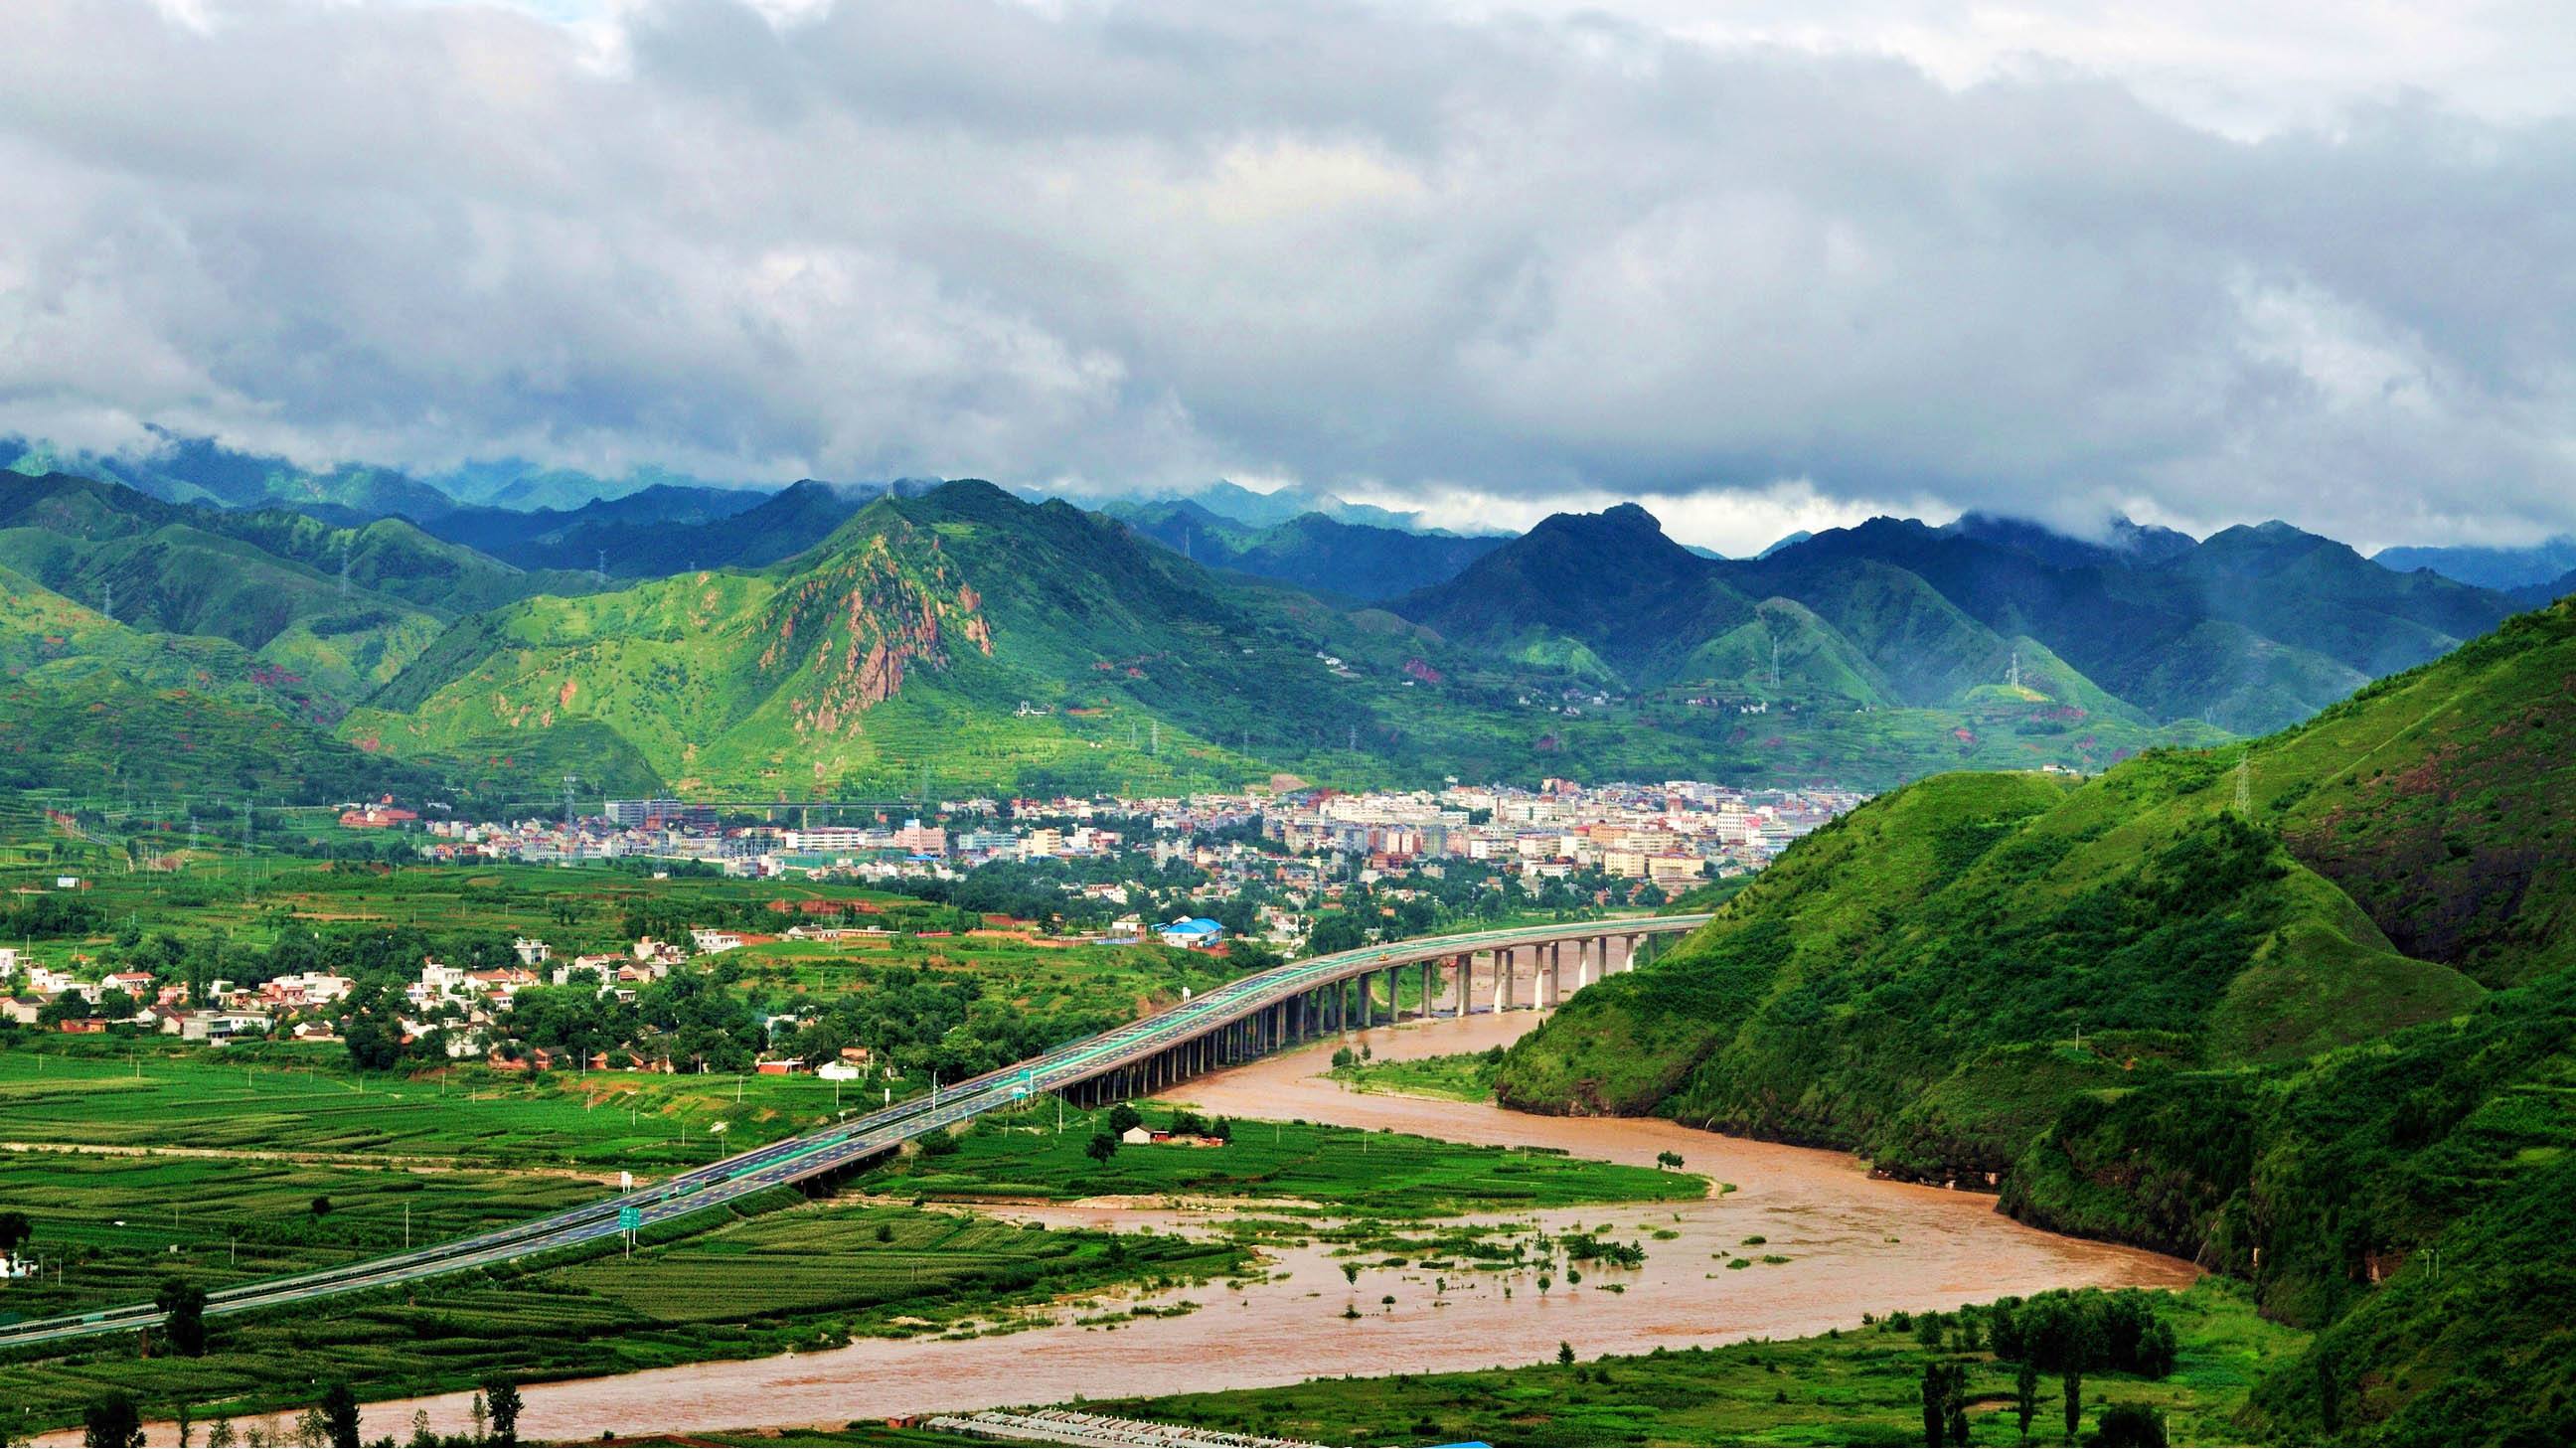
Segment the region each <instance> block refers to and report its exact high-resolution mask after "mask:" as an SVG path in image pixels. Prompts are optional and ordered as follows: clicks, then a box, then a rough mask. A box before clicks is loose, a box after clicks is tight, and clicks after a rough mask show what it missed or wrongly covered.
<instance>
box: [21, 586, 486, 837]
mask: <svg viewBox="0 0 2576 1449" xmlns="http://www.w3.org/2000/svg"><path fill="white" fill-rule="evenodd" d="M0 613H5V614H6V616H7V617H8V618H9V619H10V620H11V621H12V623H13V624H14V625H15V627H14V628H13V629H11V630H10V631H9V632H8V633H7V634H6V635H5V636H0V787H7V788H13V789H36V790H46V791H61V792H65V793H67V794H71V795H89V796H95V795H100V794H105V793H107V792H110V791H124V792H126V793H127V794H129V795H134V794H150V795H156V796H161V797H176V796H186V795H193V796H196V797H198V798H201V799H202V798H205V797H207V796H209V795H221V794H226V793H231V792H240V793H247V794H257V795H261V796H264V797H269V798H286V799H292V800H297V801H311V800H341V799H351V798H371V797H373V796H375V795H378V794H382V793H385V792H388V791H394V792H399V793H401V794H403V795H405V796H406V797H408V798H419V797H421V796H423V795H426V794H429V793H433V792H435V791H437V790H438V789H439V788H440V787H441V784H442V780H443V777H442V775H441V774H440V773H439V772H437V771H433V770H428V769H423V768H421V767H419V766H414V765H406V764H401V763H398V762H394V761H390V760H383V759H376V758H372V757H370V756H369V755H367V754H366V753H364V752H363V751H360V750H356V749H353V748H351V747H349V746H348V745H346V744H343V743H341V742H340V741H338V740H335V739H333V738H332V737H331V736H330V735H329V734H328V733H326V732H325V731H324V729H323V728H322V727H321V721H322V720H324V719H325V718H327V717H328V716H329V715H330V714H331V713H333V712H334V711H333V710H332V707H331V705H330V702H328V701H326V700H322V699H318V698H316V697H315V696H314V695H313V694H312V693H311V692H310V690H309V689H308V688H307V687H306V686H304V685H302V684H301V683H300V682H298V681H297V680H295V679H294V678H293V677H292V676H291V675H289V674H287V673H286V672H285V671H283V670H280V669H278V668H277V667H276V666H274V665H272V664H270V663H268V662H266V661H264V660H262V659H261V658H259V657H258V656H257V655H254V654H253V653H251V652H250V651H249V650H246V649H244V648H242V647H241V646H240V645H238V644H235V643H232V642H231V641H229V640H225V639H217V638H206V637H196V636H183V635H172V634H157V633H147V632H144V631H141V630H136V629H130V628H128V627H126V626H125V625H123V624H120V623H118V622H117V621H115V620H113V619H110V618H108V617H107V616H105V615H103V614H100V613H98V612H97V611H95V610H92V609H88V608H85V607H83V606H82V605H80V604H78V603H75V602H74V601H72V600H70V599H67V598H64V597H63V596H62V595H60V594H57V593H55V592H53V591H52V590H50V589H47V588H45V587H43V586H42V585H40V584H37V583H36V582H34V581H33V580H31V579H28V578H26V577H25V576H24V575H21V574H18V573H16V572H14V571H12V570H10V569H7V568H5V567H0Z"/></svg>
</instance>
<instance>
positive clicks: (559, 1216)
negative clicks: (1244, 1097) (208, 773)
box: [0, 915, 1708, 1347]
mask: <svg viewBox="0 0 2576 1449" xmlns="http://www.w3.org/2000/svg"><path fill="white" fill-rule="evenodd" d="M1706 920H1708V917H1707V916H1704V915H1695V916H1653V917H1634V918H1622V919H1618V920H1610V921H1585V922H1578V923H1573V924H1567V925H1551V926H1524V927H1514V928H1510V929H1506V930H1497V931H1474V932H1468V933H1465V934H1461V935H1451V936H1428V937H1423V938H1420V939H1417V940H1412V941H1398V942H1391V943H1389V944H1386V945H1380V946H1367V947H1362V948H1361V949H1359V950H1356V951H1342V952H1337V953H1335V954H1332V955H1329V956H1313V957H1309V958H1307V959H1305V960H1303V961H1293V962H1290V963H1289V964H1287V965H1285V966H1278V967H1274V968H1272V969H1270V970H1268V971H1262V972H1257V973H1255V974H1253V975H1250V976H1245V977H1242V978H1240V979H1238V980H1235V981H1230V982H1228V983H1226V984H1225V985H1223V986H1220V987H1218V988H1216V989H1215V990H1213V991H1210V992H1208V993H1206V994H1205V995H1203V996H1199V997H1196V998H1193V999H1192V1000H1189V1001H1185V1002H1183V1003H1181V1004H1180V1005H1178V1006H1174V1007H1171V1008H1170V1009H1168V1010H1165V1011H1160V1012H1156V1013H1155V1014H1153V1015H1152V1016H1147V1017H1143V1018H1140V1019H1138V1020H1136V1021H1132V1022H1128V1023H1126V1024H1125V1025H1123V1026H1117V1027H1113V1028H1111V1029H1110V1030H1108V1031H1105V1032H1101V1033H1099V1034H1097V1035H1094V1036H1088V1037H1084V1038H1081V1039H1080V1040H1077V1041H1073V1042H1068V1043H1066V1044H1065V1045H1063V1046H1060V1047H1057V1048H1055V1049H1054V1050H1052V1051H1048V1052H1045V1053H1042V1054H1040V1055H1038V1056H1035V1057H1031V1058H1029V1059H1028V1060H1026V1061H1023V1062H1018V1063H1015V1064H1013V1065H1011V1066H1009V1067H1005V1068H1003V1069H1002V1070H1000V1071H997V1072H990V1073H987V1074H985V1075H983V1076H981V1077H975V1078H972V1079H970V1080H967V1081H964V1082H960V1083H957V1084H956V1085H955V1086H953V1087H949V1088H945V1089H942V1090H940V1091H937V1092H935V1093H934V1094H933V1095H932V1096H930V1097H926V1098H915V1099H913V1100H912V1101H909V1102H906V1103H902V1104H900V1105H897V1106H893V1107H888V1108H885V1109H883V1110H881V1111H878V1112H874V1113H871V1114H869V1115H867V1116H865V1117H860V1118H856V1119H853V1120H850V1121H846V1122H840V1123H835V1124H834V1125H832V1126H830V1127H824V1128H819V1129H817V1130H815V1131H813V1132H808V1133H804V1134H802V1135H799V1136H794V1137H784V1138H781V1139H779V1140H778V1141H776V1142H772V1143H769V1144H767V1145H766V1146H762V1147H756V1148H753V1149H752V1150H751V1151H748V1152H744V1153H741V1154H739V1155H737V1156H734V1157H729V1158H726V1159H724V1160H723V1161H721V1162H715V1163H710V1164H708V1165H707V1166H705V1167H699V1168H693V1169H691V1170H690V1171H687V1172H684V1173H681V1174H679V1175H678V1176H675V1177H672V1178H669V1179H667V1180H665V1181H663V1182H659V1183H655V1184H652V1185H650V1186H647V1187H643V1188H638V1189H636V1190H635V1191H633V1192H628V1193H623V1194H620V1195H618V1196H614V1197H608V1198H602V1199H601V1200H599V1201H598V1202H595V1203H587V1204H584V1205H583V1206H581V1207H577V1208H570V1209H567V1210H565V1211H563V1212H560V1213H555V1214H553V1215H551V1216H549V1217H543V1218H538V1219H535V1220H533V1221H531V1222H525V1223H519V1224H515V1225H513V1226H511V1227H507V1228H498V1229H494V1230H493V1231H491V1232H487V1233H478V1234H475V1235H473V1236H471V1237H465V1238H457V1239H453V1240H451V1241H448V1242H445V1243H440V1244H437V1245H434V1246H431V1247H427V1248H422V1249H419V1250H416V1251H413V1252H407V1253H399V1254H395V1255H393V1256H390V1257H383V1258H373V1259H369V1260H368V1261H366V1262H363V1263H351V1264H345V1265H343V1266H340V1267H336V1268H325V1269H319V1270H316V1271H314V1272H310V1273H299V1274H295V1275H293V1276H290V1277H285V1278H271V1279H264V1280H262V1281H260V1282H256V1283H242V1284H236V1285H234V1286H232V1287H229V1288H221V1289H217V1290H215V1291H214V1292H212V1293H210V1294H208V1295H207V1303H206V1311H207V1312H208V1313H210V1314H218V1313H247V1312H250V1311H253V1310H255V1309H262V1308H275V1307H281V1306H285V1305H288V1304H295V1303H304V1302H310V1301H312V1300H314V1299H319V1298H328V1297H333V1296H336V1295H339V1294H343V1293H354V1292H361V1291H364V1290H366V1289H370V1288H382V1287H388V1286H391V1285H393V1284H397V1283H407V1282H413V1281H416V1280H418V1279H422V1278H428V1277H434V1276H437V1275H439V1274H443V1273H453V1272H458V1271H460V1270H463V1269H467V1268H477V1267H487V1266H490V1265H492V1264H496V1263H506V1262H510V1261H513V1260H515V1259H520V1258H527V1257H532V1256H535V1255H537V1254H540V1253H550V1252H554V1251H557V1250H559V1249H563V1248H571V1247H578V1246H580V1245H582V1244H585V1243H593V1242H597V1241H600V1240H602V1239H606V1238H613V1237H616V1236H618V1235H619V1234H620V1233H621V1232H622V1231H624V1230H623V1229H622V1228H621V1227H620V1226H619V1216H620V1213H621V1211H623V1210H626V1209H632V1210H634V1211H635V1213H636V1215H637V1217H638V1218H639V1219H640V1225H641V1226H642V1227H645V1228H649V1227H651V1226H653V1225H654V1224H656V1223H662V1222H668V1221H670V1220H671V1219H674V1218H679V1217H685V1216H687V1215H688V1214H691V1213H696V1212H703V1211H705V1210H706V1209H708V1208H714V1207H721V1206H723V1205H725V1204H726V1203H729V1202H733V1201H735V1200H737V1199H740V1198H745V1197H749V1196H751V1195H753V1194H754V1193H759V1192H765V1191H767V1190H768V1189H770V1188H773V1187H780V1186H785V1185H787V1184H791V1183H795V1182H801V1181H803V1180H804V1179H806V1178H809V1177H815V1176H818V1175H820V1174H823V1173H827V1172H831V1171H834V1170H836V1169H839V1168H842V1167H846V1166H849V1165H850V1164H852V1163H855V1162H860V1161H863V1160H865V1159H867V1158H870V1157H873V1156H876V1155H877V1154H879V1153H882V1152H887V1151H890V1150H892V1149H894V1148H896V1147H899V1146H901V1145H902V1144H903V1143H905V1142H907V1141H909V1140H911V1139H913V1138H915V1137H919V1136H921V1135H923V1134H925V1133H928V1132H933V1131H937V1130H939V1129H941V1128H945V1127H949V1126H953V1125H955V1124H957V1123H960V1122H968V1121H972V1120H973V1119H975V1118H977V1117H980V1116H982V1115H983V1114H984V1113H986V1112H990V1111H994V1110H996V1109H998V1108H1002V1107H1008V1106H1011V1105H1013V1104H1015V1103H1019V1102H1024V1101H1027V1100H1028V1099H1030V1098H1032V1097H1035V1096H1038V1095H1041V1094H1043V1093H1047V1092H1052V1091H1056V1090H1058V1089H1061V1088H1064V1087H1070V1086H1073V1085H1075V1084H1076V1083H1079V1082H1083V1081H1087V1080H1089V1079H1090V1078H1092V1077H1095V1076H1098V1075H1100V1074H1101V1073H1103V1072H1107V1071H1112V1070H1115V1069H1117V1068H1119V1067H1123V1066H1128V1065H1131V1064H1133V1063H1136V1062H1139V1061H1143V1060H1145V1059H1147V1058H1149V1057H1152V1056H1153V1055H1154V1054H1156V1053H1158V1052H1160V1051H1163V1050H1164V1049H1166V1048H1168V1047H1172V1046H1175V1045H1178V1044H1179V1043H1181V1042H1185V1041H1188V1040H1190V1039H1192V1038H1194V1037H1197V1036H1199V1035H1201V1034H1203V1033H1205V1032H1209V1031H1213V1030H1215V1029H1217V1028H1218V1027H1222V1026H1226V1025H1229V1024H1231V1023H1233V1022H1236V1021H1239V1020H1243V1019H1245V1018H1248V1017H1251V1016H1253V1015H1254V1014H1256V1013H1258V1012H1261V1011H1263V1010H1266V1009H1268V1008H1269V1007H1271V1006H1274V1005H1276V1004H1278V1003H1279V1002H1282V1001H1286V1000H1289V999H1291V998H1294V997H1296V996H1298V995H1301V994H1303V993H1305V992H1307V991H1311V990H1314V989H1315V988H1317V987H1320V986H1327V985H1330V984H1332V983H1333V982H1335V981H1344V980H1349V979H1351V978H1353V977H1357V976H1364V975H1367V974H1368V973H1370V972H1373V971H1380V970H1384V969H1386V968H1388V967H1391V966H1406V965H1412V964H1415V963H1418V962H1423V961H1433V960H1439V959H1442V958H1446V957H1451V956H1457V955H1460V954H1463V953H1466V952H1471V951H1484V950H1495V949H1503V948H1512V947H1521V946H1538V945H1546V944H1549V943H1551V942H1562V941H1576V940H1585V939H1590V938H1592V937H1598V936H1624V935H1666V934H1671V933H1674V932H1679V931H1688V930H1691V929H1694V928H1696V927H1697V926H1699V925H1700V924H1702V923H1703V922H1705V921H1706ZM161 1318H162V1314H161V1311H160V1309H158V1308H157V1307H155V1306H154V1305H152V1304H149V1303H137V1304H130V1305H127V1306H125V1307H122V1308H109V1309H101V1310H99V1311H97V1312H93V1313H84V1314H67V1315H63V1316H60V1317H54V1318H42V1319H30V1320H28V1321H26V1322H23V1323H16V1324H10V1325H7V1326H5V1327H0V1347H15V1346H19V1345H24V1344H32V1343H45V1342H50V1341H53V1340H58V1339H70V1338H80V1337H85V1336H88V1335H91V1334H99V1333H119V1332H132V1331H134V1330H137V1329H142V1328H148V1327H151V1326H153V1325H155V1324H157V1323H159V1322H160V1321H161Z"/></svg>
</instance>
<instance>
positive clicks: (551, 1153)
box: [0, 1039, 882, 1179]
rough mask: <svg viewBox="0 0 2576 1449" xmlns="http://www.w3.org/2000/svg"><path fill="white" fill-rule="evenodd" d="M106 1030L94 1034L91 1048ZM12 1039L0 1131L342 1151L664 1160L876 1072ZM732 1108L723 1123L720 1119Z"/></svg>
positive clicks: (487, 1161) (535, 1164)
mask: <svg viewBox="0 0 2576 1449" xmlns="http://www.w3.org/2000/svg"><path fill="white" fill-rule="evenodd" d="M93 1042H94V1043H95V1047H94V1049H91V1048H92V1047H93ZM45 1048H46V1049H43V1050H31V1049H23V1048H22V1049H17V1050H11V1051H8V1052H5V1053H0V1142H11V1143H31V1144H57V1145H78V1146H91V1147H103V1148H114V1149H120V1150H128V1151H133V1150H145V1149H184V1150H187V1151H190V1152H214V1153H224V1154H237V1155H241V1156H244V1157H255V1156H262V1155H268V1156H309V1157H314V1158H320V1159H325V1160H330V1161H338V1162H365V1163H398V1162H399V1163H411V1162H432V1163H443V1164H451V1165H453V1164H472V1165H477V1166H485V1167H493V1168H521V1169H537V1168H544V1169H557V1170H562V1169H571V1170H578V1171H579V1172H581V1173H582V1174H583V1175H585V1176H586V1177H589V1178H592V1179H613V1178H614V1175H615V1173H616V1172H617V1171H618V1170H619V1169H621V1168H624V1169H631V1170H633V1171H635V1172H637V1173H638V1174H639V1175H646V1176H649V1175H653V1174H657V1173H661V1172H666V1171H669V1170H672V1169H675V1168H682V1167H687V1166H691V1165H695V1164H698V1163H703V1162H712V1161H714V1160H716V1159H718V1158H720V1157H723V1156H726V1155H729V1154H731V1153H734V1152H739V1151H741V1150H743V1149H744V1148H747V1147H751V1146H755V1145H757V1144H759V1143H760V1142H764V1141H768V1140H770V1139H772V1138H776V1137H782V1136H786V1135H788V1134H789V1133H792V1132H800V1131H804V1130H807V1129H809V1128H812V1127H816V1126H819V1125H821V1124H823V1123H825V1122H827V1121H829V1120H831V1118H832V1117H833V1115H834V1111H835V1107H834V1103H835V1100H836V1095H837V1097H838V1098H839V1099H841V1100H842V1102H843V1104H844V1105H847V1106H853V1107H855V1106H860V1105H874V1104H877V1103H880V1102H881V1101H882V1092H881V1091H877V1092H875V1095H873V1096H870V1095H868V1094H867V1092H866V1091H863V1088H866V1089H869V1090H873V1089H874V1087H875V1086H876V1085H878V1084H862V1083H856V1082H852V1083H843V1084H838V1092H837V1094H836V1090H835V1088H836V1084H834V1083H832V1082H826V1081H822V1080H820V1079H818V1078H815V1077H811V1076H794V1077H775V1076H762V1075H758V1074H751V1075H745V1076H742V1077H739V1078H737V1077H735V1076H731V1075H726V1076H713V1075H667V1074H662V1073H654V1072H597V1073H590V1074H587V1075H584V1074H580V1073H574V1072H562V1071H556V1072H543V1073H534V1074H529V1073H509V1072H498V1071H493V1070H490V1069H488V1068H485V1067H482V1066H479V1065H475V1066H464V1067H451V1068H446V1069H443V1070H439V1071H435V1072H429V1073H423V1074H420V1075H416V1076H415V1075H406V1074H402V1073H364V1074H361V1073H357V1072H353V1071H351V1070H349V1069H348V1065H347V1062H348V1057H347V1053H345V1052H344V1051H342V1050H341V1049H340V1048H339V1047H337V1046H335V1045H312V1046H295V1047H289V1046H284V1045H279V1046H275V1047H254V1048H242V1047H230V1048H224V1049H222V1050H219V1051H210V1050H207V1049H204V1048H182V1047H177V1046H167V1045H159V1044H157V1043H155V1042H154V1041H152V1040H150V1039H146V1040H145V1041H144V1042H143V1043H141V1044H139V1045H137V1046H135V1047H133V1048H131V1050H132V1055H131V1057H129V1055H128V1051H129V1048H128V1046H127V1045H126V1044H124V1043H115V1042H111V1041H109V1040H107V1039H89V1040H80V1041H69V1040H66V1041H63V1042H62V1043H60V1044H59V1045H58V1044H57V1043H55V1042H48V1043H46V1044H45ZM719 1123H722V1124H726V1129H727V1130H726V1131H725V1132H723V1133H721V1134H717V1135H713V1136H710V1134H709V1129H710V1128H712V1127H714V1126H716V1125H717V1124H719Z"/></svg>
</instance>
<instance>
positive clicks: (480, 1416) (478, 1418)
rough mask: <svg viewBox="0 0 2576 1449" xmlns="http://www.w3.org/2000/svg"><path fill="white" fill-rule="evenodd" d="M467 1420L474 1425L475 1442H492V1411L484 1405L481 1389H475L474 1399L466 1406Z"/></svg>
mask: <svg viewBox="0 0 2576 1449" xmlns="http://www.w3.org/2000/svg"><path fill="white" fill-rule="evenodd" d="M465 1422H467V1423H468V1424H471V1425H473V1426H474V1442H475V1443H477V1444H489V1443H491V1442H492V1411H491V1410H490V1409H489V1408H487V1407H485V1406H484V1403H483V1391H482V1390H481V1389H476V1390H475V1391H474V1401H473V1402H472V1403H470V1404H467V1405H466V1406H465Z"/></svg>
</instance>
